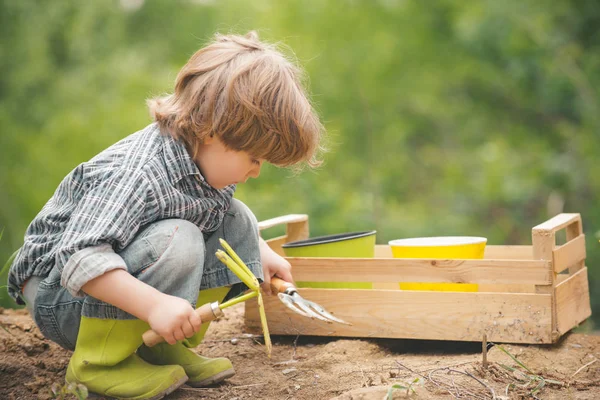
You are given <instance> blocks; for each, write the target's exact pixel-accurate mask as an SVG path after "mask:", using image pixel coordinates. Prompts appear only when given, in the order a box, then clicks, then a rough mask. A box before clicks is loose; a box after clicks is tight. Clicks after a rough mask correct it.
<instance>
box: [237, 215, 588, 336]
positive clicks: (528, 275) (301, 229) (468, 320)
mask: <svg viewBox="0 0 600 400" xmlns="http://www.w3.org/2000/svg"><path fill="white" fill-rule="evenodd" d="M280 224H286V225H287V234H286V235H284V236H282V237H279V238H275V239H271V240H268V241H267V242H268V243H269V245H270V246H271V247H272V248H273V249H274V250H275V251H276V252H278V253H280V254H282V255H283V252H282V249H281V245H282V244H283V243H286V242H288V241H294V240H299V239H304V238H307V237H308V217H307V216H306V215H287V216H283V217H278V218H274V219H271V220H268V221H263V222H261V223H260V224H259V226H260V229H261V230H263V229H267V228H269V227H272V226H275V225H280ZM563 229H565V230H566V243H565V244H563V245H557V244H556V235H557V232H559V231H561V230H563ZM532 243H533V244H532V245H531V246H492V245H488V246H487V247H486V251H485V257H484V259H483V260H442V259H395V258H392V256H391V250H390V248H389V246H386V245H377V246H376V255H375V258H373V259H350V258H288V260H289V261H290V263H291V264H292V267H293V274H294V279H295V280H296V281H297V282H302V281H313V282H315V281H316V282H332V281H333V282H364V281H369V282H372V287H373V288H372V289H371V290H358V289H314V288H301V289H300V290H299V292H300V294H301V295H302V296H303V297H305V298H307V299H309V300H312V301H315V302H317V303H319V304H321V305H322V306H324V307H325V308H326V309H327V310H329V311H330V312H332V313H333V314H334V315H336V316H338V317H340V318H342V319H344V320H346V321H348V322H350V323H352V326H346V325H341V324H327V323H325V322H321V321H318V320H311V319H309V318H305V317H302V316H301V315H298V314H296V313H294V312H293V311H291V310H288V309H287V308H286V307H285V306H284V305H283V304H282V303H281V302H280V301H279V299H278V298H277V297H276V296H265V307H266V312H267V319H268V324H269V329H270V331H271V333H272V334H276V335H318V336H340V337H377V338H410V339H434V340H462V341H480V340H482V337H483V335H484V333H485V334H487V339H488V340H490V341H494V342H506V343H554V342H556V341H557V340H558V339H559V338H560V337H561V335H563V334H564V333H566V332H567V331H569V330H570V329H572V328H573V327H575V326H577V325H578V324H580V323H581V322H582V321H584V320H585V319H586V318H588V317H589V316H590V315H591V308H590V295H589V289H588V274H587V267H586V266H585V258H586V251H585V236H584V234H583V231H582V223H581V217H580V215H579V214H560V215H557V216H556V217H554V218H552V219H550V220H548V221H546V222H544V223H542V224H540V225H538V226H536V227H534V228H533V229H532ZM399 282H454V283H476V284H478V285H479V291H478V292H438V291H407V290H399V284H398V283H399ZM245 320H246V324H247V326H248V327H249V328H250V329H251V330H252V331H255V332H260V320H259V316H258V309H257V306H256V301H251V302H247V303H246V313H245Z"/></svg>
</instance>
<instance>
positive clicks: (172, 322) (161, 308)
mask: <svg viewBox="0 0 600 400" xmlns="http://www.w3.org/2000/svg"><path fill="white" fill-rule="evenodd" d="M148 323H149V324H150V327H151V328H152V330H153V331H155V332H156V333H158V334H159V335H160V336H162V337H163V338H165V341H166V342H167V343H169V344H175V343H176V342H177V341H178V340H183V339H185V338H189V337H191V336H193V335H194V333H196V332H198V330H199V329H200V325H201V324H202V321H200V317H199V316H198V315H197V314H196V313H195V312H194V308H193V307H192V305H191V304H190V303H188V302H187V301H186V300H184V299H182V298H180V297H176V296H170V295H166V294H165V295H163V296H160V298H159V301H157V302H156V304H155V306H154V307H153V308H152V310H151V311H150V313H149V314H148Z"/></svg>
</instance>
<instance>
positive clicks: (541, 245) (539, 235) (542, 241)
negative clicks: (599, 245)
mask: <svg viewBox="0 0 600 400" xmlns="http://www.w3.org/2000/svg"><path fill="white" fill-rule="evenodd" d="M565 215H567V214H560V215H557V216H556V217H554V218H552V219H550V220H548V221H546V222H544V223H543V224H540V225H538V226H536V227H535V228H533V229H532V230H531V243H532V246H533V259H534V260H544V261H552V259H553V257H552V251H553V250H554V247H555V245H556V236H555V231H556V230H557V229H559V227H561V226H566V225H568V224H570V223H571V222H572V220H573V218H572V216H570V215H569V216H565ZM551 268H552V270H551V271H550V279H551V285H536V288H535V289H536V293H539V294H549V295H551V296H552V302H551V305H552V306H551V309H552V312H551V317H552V324H551V326H552V341H553V342H555V341H557V340H558V339H559V337H560V334H559V332H558V329H557V325H556V324H557V322H556V317H557V315H556V296H555V293H554V289H555V280H556V274H555V272H554V267H551Z"/></svg>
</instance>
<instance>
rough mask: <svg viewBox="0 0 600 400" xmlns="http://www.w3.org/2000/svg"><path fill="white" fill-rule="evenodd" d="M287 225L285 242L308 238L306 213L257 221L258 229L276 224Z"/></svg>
mask: <svg viewBox="0 0 600 400" xmlns="http://www.w3.org/2000/svg"><path fill="white" fill-rule="evenodd" d="M284 224H285V225H287V227H286V240H285V241H286V242H293V241H295V240H302V239H308V215H306V214H288V215H282V216H280V217H275V218H271V219H267V220H265V221H260V222H259V223H258V230H259V231H262V230H265V229H268V228H272V227H274V226H277V225H284Z"/></svg>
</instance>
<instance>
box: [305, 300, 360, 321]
mask: <svg viewBox="0 0 600 400" xmlns="http://www.w3.org/2000/svg"><path fill="white" fill-rule="evenodd" d="M303 301H304V303H306V305H308V306H309V307H312V308H313V309H314V310H315V311H316V312H317V313H318V314H320V315H322V316H323V317H325V318H327V319H328V320H329V321H330V322H331V321H334V322H339V323H340V324H345V325H352V324H351V323H349V322H346V321H344V320H343V319H339V318H337V317H335V316H333V315H332V314H330V313H329V312H327V310H325V309H324V308H323V307H321V306H320V305H319V304H317V303H315V302H313V301H310V300H306V299H304V298H303Z"/></svg>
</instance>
